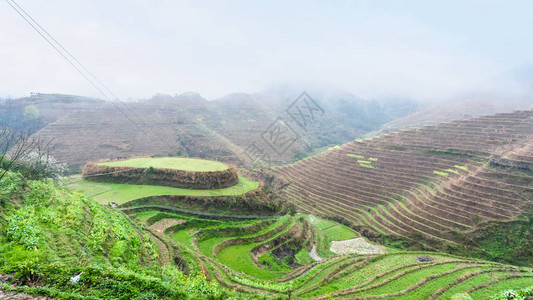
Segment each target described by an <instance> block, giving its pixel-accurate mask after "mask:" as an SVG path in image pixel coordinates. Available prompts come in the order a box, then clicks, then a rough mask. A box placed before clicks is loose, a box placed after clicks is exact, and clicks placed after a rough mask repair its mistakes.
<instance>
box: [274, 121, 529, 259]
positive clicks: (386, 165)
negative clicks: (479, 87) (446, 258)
mask: <svg viewBox="0 0 533 300" xmlns="http://www.w3.org/2000/svg"><path fill="white" fill-rule="evenodd" d="M532 136H533V111H520V112H514V113H508V114H497V115H492V116H487V117H481V118H475V119H469V120H464V121H454V122H451V123H442V124H439V125H436V126H424V127H422V128H420V129H411V130H404V131H401V132H399V133H391V134H387V135H383V136H380V137H377V138H374V139H365V140H357V141H354V142H351V143H347V144H344V145H343V146H342V147H338V149H335V148H332V149H331V150H330V151H326V152H323V153H320V154H318V155H316V156H314V157H312V158H309V159H307V160H303V161H301V162H298V163H296V164H294V165H291V166H285V167H282V168H280V169H277V170H276V171H275V172H276V174H277V175H278V176H279V177H280V178H283V179H284V180H285V181H286V183H287V187H286V188H284V189H283V190H282V194H283V197H285V198H286V199H287V200H289V201H292V202H294V203H295V204H296V205H297V206H298V207H299V208H300V209H301V210H302V211H305V212H309V213H316V214H321V215H334V216H336V217H338V218H342V219H345V220H346V221H348V222H350V223H352V224H354V226H355V225H357V226H362V227H363V232H364V233H365V234H366V235H368V236H373V237H377V236H380V235H381V236H399V237H402V238H403V239H405V240H408V241H411V242H417V241H424V243H425V247H429V248H438V249H447V250H449V251H456V252H457V251H464V250H461V249H464V247H466V248H468V249H470V248H472V249H474V251H476V253H477V255H481V256H484V257H488V258H491V259H494V260H507V261H512V262H516V263H518V262H520V261H522V262H523V263H525V262H528V261H532V260H533V253H532V252H531V250H530V249H531V237H532V234H533V228H532V227H531V225H532V224H533V214H532V210H531V207H532V204H533V152H532V151H531V150H532V147H531V138H532ZM507 222H519V223H520V224H515V225H516V226H506V225H505V224H511V223H507ZM495 235H500V236H501V235H503V236H508V237H509V240H512V239H513V238H514V241H513V242H512V243H510V242H509V243H507V245H505V243H502V244H500V245H495V244H494V243H497V242H498V241H499V239H498V238H496V236H495ZM500 241H501V240H500ZM494 248H498V251H494Z"/></svg>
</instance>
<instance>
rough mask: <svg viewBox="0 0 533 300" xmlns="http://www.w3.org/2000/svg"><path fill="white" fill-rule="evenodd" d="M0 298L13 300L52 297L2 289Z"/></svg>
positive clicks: (41, 299)
mask: <svg viewBox="0 0 533 300" xmlns="http://www.w3.org/2000/svg"><path fill="white" fill-rule="evenodd" d="M0 299H11V300H30V299H32V300H47V299H52V298H48V297H44V296H31V295H27V294H24V293H17V292H7V291H2V290H0Z"/></svg>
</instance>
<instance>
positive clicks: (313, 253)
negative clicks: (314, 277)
mask: <svg viewBox="0 0 533 300" xmlns="http://www.w3.org/2000/svg"><path fill="white" fill-rule="evenodd" d="M309 256H311V258H312V259H314V260H315V261H322V257H320V256H319V255H318V253H317V252H316V245H313V249H311V252H309Z"/></svg>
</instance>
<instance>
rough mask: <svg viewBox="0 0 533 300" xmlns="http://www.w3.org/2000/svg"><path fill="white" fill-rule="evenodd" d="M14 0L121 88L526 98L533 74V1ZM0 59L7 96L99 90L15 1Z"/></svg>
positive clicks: (2, 21)
mask: <svg viewBox="0 0 533 300" xmlns="http://www.w3.org/2000/svg"><path fill="white" fill-rule="evenodd" d="M16 1H17V3H18V4H19V5H21V6H22V7H23V8H25V9H26V11H27V12H28V13H30V14H31V15H32V17H33V18H34V19H36V20H37V21H38V22H40V24H41V25H42V26H43V27H45V28H46V29H47V30H48V32H50V33H51V34H52V35H53V36H54V37H55V38H56V39H57V40H58V41H60V42H61V43H62V44H63V46H64V47H65V48H67V49H68V50H69V51H70V52H71V53H73V54H74V55H75V56H76V57H77V58H78V59H79V60H80V61H81V62H82V63H83V64H85V66H86V67H88V69H89V70H91V71H92V72H93V73H94V74H96V75H97V76H98V77H99V78H100V79H101V80H102V81H103V82H104V83H105V84H106V85H107V86H108V87H109V88H110V89H111V90H113V91H114V92H115V93H116V94H118V95H119V96H120V97H122V98H123V99H127V98H130V97H131V98H143V97H150V96H151V95H153V94H155V93H157V92H161V93H169V94H175V93H183V92H187V91H194V92H199V93H201V94H202V95H203V96H204V97H207V98H216V97H220V96H223V95H225V94H228V93H231V92H257V91H260V90H263V89H266V88H269V87H272V86H276V85H278V84H304V85H306V84H313V85H315V84H318V85H325V86H333V87H337V88H340V89H345V90H348V91H350V92H352V93H353V94H356V95H358V96H361V97H367V98H371V97H378V96H384V95H385V96H387V95H401V96H405V97H414V98H417V99H442V98H447V97H455V96H458V95H464V94H465V93H482V94H489V95H490V94H496V95H501V96H515V95H520V94H523V93H525V92H526V90H525V89H524V86H523V85H524V84H527V83H528V82H527V80H526V81H524V78H518V80H515V79H516V76H517V74H519V75H520V76H522V75H524V74H526V75H528V74H532V73H531V70H532V66H533V17H532V16H531V14H532V12H533V1H492V0H464V1H449V0H446V1H427V0H423V1H376V0H372V1H266V0H265V1H250V0H247V1H245V0H243V1H229V0H228V1H197V0H196V1H175V0H173V1H162V0H152V1H134V0H130V1H117V0H113V1H109V0H107V1H103V0H76V1H72V0H68V1H67V0H54V1H50V0H16ZM0 67H1V69H0V97H1V96H8V95H9V96H13V97H18V96H23V95H27V94H29V93H30V92H61V93H71V94H81V95H88V96H99V94H98V93H97V92H96V91H95V90H94V88H92V87H91V86H90V85H89V84H88V83H87V82H86V81H85V80H84V79H83V78H82V77H81V76H80V75H79V74H78V73H76V71H75V70H74V69H73V68H72V67H71V66H70V65H68V64H67V63H66V62H65V61H64V59H63V58H62V57H60V56H59V54H57V53H56V52H55V51H54V50H53V49H52V48H51V47H50V46H49V45H48V44H47V43H46V42H45V41H44V40H42V38H41V37H40V36H38V35H37V33H36V32H34V31H33V30H32V29H31V27H29V25H28V24H26V23H25V22H24V21H23V20H22V19H21V18H20V16H18V15H17V14H16V13H15V12H14V11H13V10H12V9H11V8H10V7H9V6H8V4H7V3H6V2H5V1H1V2H0ZM526 78H527V77H526Z"/></svg>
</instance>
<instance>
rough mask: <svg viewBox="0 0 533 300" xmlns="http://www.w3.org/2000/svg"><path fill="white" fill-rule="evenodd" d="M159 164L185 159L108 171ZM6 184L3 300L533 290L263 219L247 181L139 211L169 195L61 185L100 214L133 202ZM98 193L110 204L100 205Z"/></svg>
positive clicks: (275, 214) (341, 229)
mask: <svg viewBox="0 0 533 300" xmlns="http://www.w3.org/2000/svg"><path fill="white" fill-rule="evenodd" d="M330 151H337V150H330ZM163 161H165V162H169V161H170V162H171V164H170V165H169V166H170V167H174V168H176V167H177V165H174V166H173V165H172V162H174V163H176V162H181V161H183V159H176V158H157V159H148V158H142V159H130V160H124V161H118V162H117V161H115V162H111V163H109V162H108V163H107V164H112V165H118V166H121V167H122V166H123V165H129V166H131V167H134V168H139V167H148V166H149V165H156V166H157V164H160V163H162V162H163ZM370 161H372V163H377V162H378V161H379V160H377V161H376V160H374V159H371V160H370ZM185 162H186V164H185V165H184V166H183V168H185V169H195V170H197V169H202V170H204V171H205V169H206V168H209V170H210V169H212V168H215V169H217V168H218V169H222V170H219V172H224V168H223V167H222V166H223V165H222V166H221V165H220V163H218V162H211V164H206V163H205V161H203V160H190V159H189V160H185ZM372 163H363V164H367V165H369V164H372ZM104 164H105V163H104ZM147 169H151V168H147ZM154 170H158V169H157V168H156V169H154ZM164 170H173V169H164ZM208 172H211V171H208ZM7 174H8V175H7V176H6V177H4V178H3V179H2V180H1V181H0V186H1V187H2V189H1V190H0V199H1V200H2V203H3V206H2V210H1V212H0V226H1V227H2V228H1V231H0V232H1V234H0V244H1V246H0V258H1V259H0V277H1V278H3V279H2V280H5V282H6V283H5V284H3V285H2V286H1V289H3V290H7V291H9V292H11V293H10V294H9V295H16V296H20V297H24V296H23V295H22V294H21V293H25V294H30V295H40V296H48V297H51V298H55V299H302V298H310V299H321V298H333V299H345V298H349V299H372V298H387V299H389V298H395V299H449V298H450V297H451V296H457V295H463V294H464V293H468V294H469V295H470V296H471V297H473V299H486V298H488V297H490V296H492V295H493V294H495V293H498V292H500V291H502V290H507V289H510V288H512V289H515V290H520V293H522V294H523V295H528V296H529V295H533V293H532V291H531V290H530V289H525V288H526V287H528V286H531V285H533V269H531V268H527V267H518V266H512V265H505V264H501V263H497V262H491V261H486V260H479V259H471V258H465V257H460V256H453V255H448V254H444V253H437V252H427V251H401V250H398V249H397V247H387V246H384V245H380V244H377V243H374V242H371V241H369V240H368V239H367V238H366V237H364V236H362V235H361V234H359V233H358V232H356V231H354V230H353V229H351V228H349V227H347V226H346V225H343V224H340V223H338V222H336V221H333V220H328V219H324V218H320V217H317V216H314V215H311V214H284V212H283V211H282V210H275V211H270V212H269V213H268V214H264V213H261V212H267V211H268V210H272V209H273V208H278V209H279V208H280V207H279V206H278V205H277V204H276V205H274V206H273V207H271V206H270V204H273V202H253V201H249V200H252V197H249V198H247V195H250V194H251V195H255V194H254V193H256V191H257V190H258V189H260V187H261V186H263V183H261V182H260V183H257V182H256V184H252V183H254V181H252V180H249V179H245V180H243V179H242V178H241V181H245V182H249V183H248V184H249V185H250V186H249V188H251V190H248V191H244V190H243V191H241V194H239V193H237V194H235V195H234V197H229V198H228V197H226V198H224V197H222V198H221V197H220V196H212V195H207V194H204V193H205V192H207V191H213V192H215V191H217V189H212V190H191V189H189V190H187V189H177V190H180V191H181V193H183V192H186V193H194V196H192V197H191V196H186V197H190V198H191V199H192V201H190V202H187V201H186V199H187V198H186V197H185V198H183V197H184V196H183V194H179V193H180V192H179V191H177V190H174V192H175V193H177V194H169V195H170V196H172V197H171V198H168V197H166V198H165V197H163V198H157V197H156V198H153V197H152V198H150V197H148V198H150V199H149V201H148V202H146V201H145V203H143V199H147V198H143V197H144V196H146V195H144V196H143V192H138V191H139V190H143V189H147V188H153V189H152V191H156V192H157V191H159V192H161V190H156V189H155V188H169V187H165V186H148V185H144V184H141V183H137V184H121V183H107V182H98V181H94V182H93V181H87V180H81V181H80V178H77V177H70V178H69V181H67V182H66V183H65V184H68V186H69V187H70V189H72V190H83V191H87V192H89V193H91V194H90V195H92V196H93V199H94V200H97V201H99V202H100V203H102V204H107V203H109V202H111V201H117V202H119V200H118V199H119V198H121V197H122V196H123V195H124V194H128V195H129V196H130V197H133V198H131V199H129V200H128V201H125V202H119V203H118V207H112V206H104V205H101V204H98V203H97V202H95V201H93V200H92V199H90V198H88V197H86V196H85V195H83V194H81V193H78V192H71V191H68V190H66V189H64V188H63V187H62V186H61V185H59V184H58V183H56V182H53V181H52V180H39V181H31V180H26V179H25V178H23V177H22V176H21V175H19V174H17V173H13V172H8V173H7ZM241 176H242V175H241ZM237 185H240V183H238V184H237ZM237 185H235V186H237ZM230 188H232V187H230ZM102 195H106V196H105V197H104V198H99V197H100V196H102ZM121 195H122V196H121ZM174 196H175V197H174ZM176 197H177V198H176ZM172 199H174V200H176V199H177V201H173V200H172ZM217 199H218V200H217ZM170 200H172V201H170ZM165 201H167V202H165ZM195 204H196V205H195ZM198 204H200V205H198ZM274 204H275V203H274ZM187 205H188V206H187ZM113 206H114V205H113ZM213 207H214V208H215V210H211V208H213ZM232 207H234V208H236V209H234V210H231V208H232ZM247 209H248V210H247ZM228 210H230V213H227V211H228ZM250 213H253V215H251V214H250ZM3 293H4V294H6V295H8V294H7V293H5V292H3ZM14 293H16V294H14ZM0 295H2V293H0Z"/></svg>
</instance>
